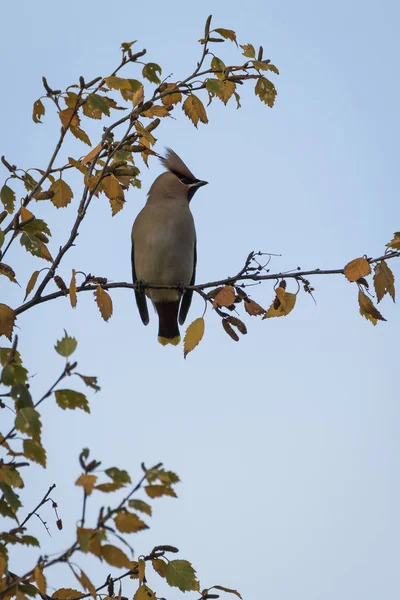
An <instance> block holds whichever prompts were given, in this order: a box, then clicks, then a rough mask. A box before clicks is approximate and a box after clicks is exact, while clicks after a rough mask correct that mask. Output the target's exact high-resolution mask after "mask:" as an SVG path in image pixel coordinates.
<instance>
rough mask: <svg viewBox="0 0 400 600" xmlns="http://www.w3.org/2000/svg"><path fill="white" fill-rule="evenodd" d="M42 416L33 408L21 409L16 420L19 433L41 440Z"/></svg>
mask: <svg viewBox="0 0 400 600" xmlns="http://www.w3.org/2000/svg"><path fill="white" fill-rule="evenodd" d="M39 417H40V414H39V413H38V411H37V410H35V409H34V408H32V407H31V406H27V407H26V408H21V410H19V411H18V414H17V416H16V419H15V427H16V429H18V431H22V433H26V435H29V436H30V437H32V438H33V439H36V440H37V439H40V431H41V428H42V424H41V422H40V418H39Z"/></svg>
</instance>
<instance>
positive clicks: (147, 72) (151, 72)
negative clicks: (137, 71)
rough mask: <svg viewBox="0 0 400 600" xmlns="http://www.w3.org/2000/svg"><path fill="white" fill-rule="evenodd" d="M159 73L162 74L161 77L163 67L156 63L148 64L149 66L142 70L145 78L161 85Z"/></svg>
mask: <svg viewBox="0 0 400 600" xmlns="http://www.w3.org/2000/svg"><path fill="white" fill-rule="evenodd" d="M157 73H160V75H161V67H160V65H157V64H156V63H147V65H145V66H144V67H143V70H142V75H143V77H145V78H146V79H148V80H149V81H151V82H152V83H161V79H160V78H159V76H158V75H157Z"/></svg>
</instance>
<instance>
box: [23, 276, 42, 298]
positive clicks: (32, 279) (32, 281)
mask: <svg viewBox="0 0 400 600" xmlns="http://www.w3.org/2000/svg"><path fill="white" fill-rule="evenodd" d="M39 273H40V271H34V272H33V273H32V275H31V276H30V278H29V281H28V283H27V286H26V291H25V298H24V302H25V300H26V299H27V297H28V296H29V294H30V293H31V291H32V290H33V288H34V287H35V285H36V282H37V280H38V277H39Z"/></svg>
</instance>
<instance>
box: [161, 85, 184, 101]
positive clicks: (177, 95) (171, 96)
mask: <svg viewBox="0 0 400 600" xmlns="http://www.w3.org/2000/svg"><path fill="white" fill-rule="evenodd" d="M176 87H177V86H176V83H169V84H168V85H167V87H166V88H165V90H164V91H163V94H165V96H164V95H163V97H162V98H161V102H162V103H163V104H164V105H165V106H168V105H169V104H178V103H179V102H182V94H181V92H180V91H176V92H172V90H174V89H175V88H176ZM171 92H172V93H171Z"/></svg>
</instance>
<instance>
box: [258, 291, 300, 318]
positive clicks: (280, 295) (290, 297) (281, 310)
mask: <svg viewBox="0 0 400 600" xmlns="http://www.w3.org/2000/svg"><path fill="white" fill-rule="evenodd" d="M296 298H297V296H296V294H290V293H289V292H286V291H285V290H284V289H283V288H282V287H278V288H277V289H276V298H275V300H274V302H273V303H272V304H271V306H270V307H269V309H268V310H267V312H266V313H265V315H264V317H263V319H270V318H271V317H286V315H288V314H289V313H290V312H291V311H292V310H293V309H294V306H295V304H296Z"/></svg>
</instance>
